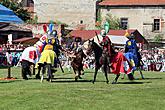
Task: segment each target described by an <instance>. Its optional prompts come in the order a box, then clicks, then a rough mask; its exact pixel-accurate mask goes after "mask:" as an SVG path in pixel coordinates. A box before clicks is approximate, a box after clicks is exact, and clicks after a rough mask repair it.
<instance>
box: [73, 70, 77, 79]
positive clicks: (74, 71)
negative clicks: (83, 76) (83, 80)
mask: <svg viewBox="0 0 165 110" xmlns="http://www.w3.org/2000/svg"><path fill="white" fill-rule="evenodd" d="M73 72H74V74H75V81H76V82H77V79H78V76H77V74H76V70H75V68H73Z"/></svg>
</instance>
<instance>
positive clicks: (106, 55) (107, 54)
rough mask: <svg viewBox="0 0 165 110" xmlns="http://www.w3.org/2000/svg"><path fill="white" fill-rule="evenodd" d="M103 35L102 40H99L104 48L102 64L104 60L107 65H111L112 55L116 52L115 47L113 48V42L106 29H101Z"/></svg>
mask: <svg viewBox="0 0 165 110" xmlns="http://www.w3.org/2000/svg"><path fill="white" fill-rule="evenodd" d="M101 36H102V37H103V39H102V41H101V42H99V44H100V45H101V46H102V48H103V53H102V57H101V58H100V64H103V63H104V62H106V63H107V66H109V67H110V66H111V64H112V63H111V57H112V56H113V54H115V51H114V49H113V48H112V43H111V40H110V39H109V37H108V36H107V35H106V31H105V30H102V31H101Z"/></svg>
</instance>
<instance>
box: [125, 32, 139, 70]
mask: <svg viewBox="0 0 165 110" xmlns="http://www.w3.org/2000/svg"><path fill="white" fill-rule="evenodd" d="M127 38H128V39H129V40H128V41H126V46H125V53H128V52H129V53H132V54H133V58H130V59H131V61H130V62H131V63H132V66H133V67H134V69H135V66H137V65H138V63H139V61H138V59H139V54H138V47H137V44H136V40H135V36H134V34H133V33H131V35H129V36H128V37H127Z"/></svg>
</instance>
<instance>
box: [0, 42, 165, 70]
mask: <svg viewBox="0 0 165 110" xmlns="http://www.w3.org/2000/svg"><path fill="white" fill-rule="evenodd" d="M74 43H75V42H73V43H72V44H70V47H69V46H68V47H66V48H68V49H69V50H73V51H74V49H75V46H76V45H74ZM79 46H80V47H82V45H80V43H79ZM26 47H27V46H24V45H21V44H17V45H14V44H12V45H10V44H2V45H0V65H12V66H16V65H17V63H18V62H19V59H20V56H21V54H22V51H23V50H24V49H25V48H26ZM115 51H117V52H118V51H121V52H124V49H118V48H116V49H115ZM140 53H141V56H142V62H143V68H142V69H143V70H145V71H162V72H164V71H165V50H164V49H162V50H161V49H158V48H152V49H150V50H140ZM60 59H61V60H62V65H63V66H64V67H67V68H68V69H69V71H70V70H71V63H70V58H69V56H67V55H65V54H63V53H62V54H61V55H60ZM94 60H95V59H94V56H93V55H90V56H89V55H88V56H87V57H86V59H85V60H84V61H83V63H84V68H94V66H95V65H94Z"/></svg>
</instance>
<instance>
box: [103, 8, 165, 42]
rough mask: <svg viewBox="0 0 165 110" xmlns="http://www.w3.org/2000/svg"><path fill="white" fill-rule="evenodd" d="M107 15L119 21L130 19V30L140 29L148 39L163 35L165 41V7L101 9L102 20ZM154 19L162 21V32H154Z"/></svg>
mask: <svg viewBox="0 0 165 110" xmlns="http://www.w3.org/2000/svg"><path fill="white" fill-rule="evenodd" d="M163 8H164V9H163ZM107 13H111V14H112V15H113V16H116V17H117V18H119V19H120V18H128V28H129V29H138V31H139V32H140V33H141V34H142V35H143V36H144V37H145V38H146V39H153V38H154V36H155V35H157V34H163V36H164V39H165V21H164V20H165V6H164V7H163V6H162V7H132V8H131V7H111V8H108V7H106V8H101V15H102V18H104V17H105V16H106V14H107ZM154 19H161V30H160V32H153V24H154Z"/></svg>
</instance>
